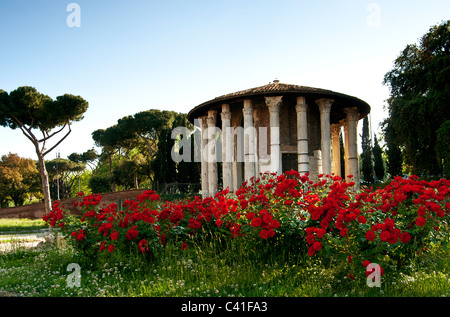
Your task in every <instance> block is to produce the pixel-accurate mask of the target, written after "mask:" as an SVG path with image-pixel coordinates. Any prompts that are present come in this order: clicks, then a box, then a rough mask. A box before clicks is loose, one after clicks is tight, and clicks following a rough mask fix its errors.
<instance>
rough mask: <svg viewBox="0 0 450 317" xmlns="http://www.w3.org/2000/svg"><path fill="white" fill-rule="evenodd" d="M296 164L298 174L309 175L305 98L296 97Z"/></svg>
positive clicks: (306, 106)
mask: <svg viewBox="0 0 450 317" xmlns="http://www.w3.org/2000/svg"><path fill="white" fill-rule="evenodd" d="M295 110H296V111H297V155H298V156H297V163H298V172H299V173H300V174H305V173H309V150H308V105H307V104H306V100H305V97H297V105H296V106H295Z"/></svg>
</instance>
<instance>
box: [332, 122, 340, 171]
mask: <svg viewBox="0 0 450 317" xmlns="http://www.w3.org/2000/svg"><path fill="white" fill-rule="evenodd" d="M330 128H331V142H332V144H333V166H332V170H331V171H332V173H334V175H335V176H340V177H342V176H341V147H340V144H339V134H340V132H341V125H340V124H339V123H335V124H332V125H331V127H330Z"/></svg>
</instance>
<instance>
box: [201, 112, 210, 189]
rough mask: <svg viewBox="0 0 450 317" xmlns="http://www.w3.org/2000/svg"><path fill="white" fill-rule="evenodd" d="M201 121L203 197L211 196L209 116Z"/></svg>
mask: <svg viewBox="0 0 450 317" xmlns="http://www.w3.org/2000/svg"><path fill="white" fill-rule="evenodd" d="M199 119H200V121H201V129H202V130H201V131H202V132H201V154H200V155H201V170H202V172H201V180H202V197H203V198H205V197H208V196H209V186H208V154H207V152H208V149H207V144H208V136H207V132H208V123H207V116H203V117H200V118H199Z"/></svg>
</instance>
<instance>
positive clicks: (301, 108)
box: [295, 96, 308, 112]
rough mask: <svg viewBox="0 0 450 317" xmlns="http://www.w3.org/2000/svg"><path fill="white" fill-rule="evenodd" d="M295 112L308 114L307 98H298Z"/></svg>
mask: <svg viewBox="0 0 450 317" xmlns="http://www.w3.org/2000/svg"><path fill="white" fill-rule="evenodd" d="M295 111H297V112H307V111H308V105H307V104H306V98H305V97H302V96H300V97H297V104H296V105H295Z"/></svg>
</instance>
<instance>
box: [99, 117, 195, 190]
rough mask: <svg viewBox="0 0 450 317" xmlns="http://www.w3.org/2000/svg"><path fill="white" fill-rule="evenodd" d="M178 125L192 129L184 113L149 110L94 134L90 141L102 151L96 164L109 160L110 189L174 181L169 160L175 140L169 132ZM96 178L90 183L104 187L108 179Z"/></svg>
mask: <svg viewBox="0 0 450 317" xmlns="http://www.w3.org/2000/svg"><path fill="white" fill-rule="evenodd" d="M177 126H183V127H188V128H189V127H191V126H190V123H189V122H188V121H187V118H186V114H181V113H176V112H173V111H161V110H155V109H152V110H148V111H142V112H139V113H136V114H134V115H130V116H126V117H123V118H121V119H119V120H118V121H117V124H115V125H113V126H111V127H109V128H107V129H100V130H96V131H94V133H93V134H92V138H93V139H94V141H95V144H96V145H97V146H99V147H101V148H102V154H101V155H100V159H99V161H100V163H101V162H103V161H105V160H108V161H109V166H110V175H109V179H110V180H111V181H112V190H114V188H115V185H118V186H122V187H124V188H131V187H134V188H137V187H138V184H140V183H143V182H147V181H149V182H150V183H152V184H153V185H154V186H156V184H158V183H159V184H162V183H171V182H176V181H177V163H175V162H173V160H172V158H171V150H172V147H173V145H174V144H175V143H174V142H175V140H173V139H172V138H171V132H172V129H173V128H175V127H177ZM114 162H116V163H114ZM98 176H99V178H98V179H96V180H95V181H94V182H93V184H94V186H95V184H96V183H100V184H102V186H103V185H104V183H105V181H106V179H107V177H105V176H102V175H98ZM131 177H133V180H131ZM97 180H98V181H99V182H97ZM93 190H94V189H93Z"/></svg>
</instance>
